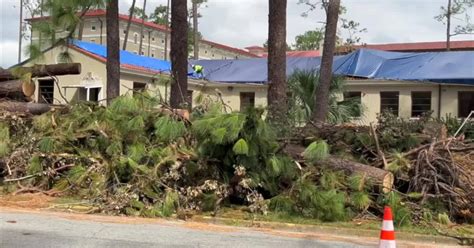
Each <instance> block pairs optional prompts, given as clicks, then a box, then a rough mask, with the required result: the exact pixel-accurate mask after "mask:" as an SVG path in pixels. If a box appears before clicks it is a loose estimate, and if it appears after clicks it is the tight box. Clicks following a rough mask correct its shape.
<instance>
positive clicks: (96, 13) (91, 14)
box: [25, 9, 258, 58]
mask: <svg viewBox="0 0 474 248" xmlns="http://www.w3.org/2000/svg"><path fill="white" fill-rule="evenodd" d="M105 14H106V11H105V10H102V9H98V10H91V11H88V12H87V13H86V14H85V15H84V16H86V17H98V16H104V15H105ZM48 18H49V17H48V16H45V17H35V18H30V19H25V20H27V21H37V20H42V19H48ZM119 19H121V20H125V21H128V15H123V14H119ZM132 22H133V23H136V24H141V23H142V19H138V18H132ZM144 25H145V26H147V27H149V28H154V29H157V30H160V31H162V32H168V33H169V32H170V29H169V28H166V26H163V25H159V24H156V23H153V22H147V21H145V22H144ZM201 41H202V42H204V43H206V44H208V45H211V46H214V47H218V48H221V49H223V50H228V51H232V52H235V53H239V54H241V55H245V56H249V57H255V58H258V56H257V55H255V54H253V53H250V52H247V51H245V50H242V49H239V48H235V47H230V46H226V45H223V44H220V43H216V42H213V41H209V40H204V39H201Z"/></svg>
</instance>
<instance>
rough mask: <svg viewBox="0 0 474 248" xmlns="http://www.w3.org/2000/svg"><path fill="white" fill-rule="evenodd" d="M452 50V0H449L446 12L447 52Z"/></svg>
mask: <svg viewBox="0 0 474 248" xmlns="http://www.w3.org/2000/svg"><path fill="white" fill-rule="evenodd" d="M449 50H451V0H448V9H447V12H446V51H449Z"/></svg>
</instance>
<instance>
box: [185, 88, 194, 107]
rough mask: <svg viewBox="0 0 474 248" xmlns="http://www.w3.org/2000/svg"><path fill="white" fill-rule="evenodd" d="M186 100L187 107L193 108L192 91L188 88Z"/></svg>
mask: <svg viewBox="0 0 474 248" xmlns="http://www.w3.org/2000/svg"><path fill="white" fill-rule="evenodd" d="M186 102H187V103H188V105H189V108H190V109H192V108H193V91H192V90H188V92H187V98H186Z"/></svg>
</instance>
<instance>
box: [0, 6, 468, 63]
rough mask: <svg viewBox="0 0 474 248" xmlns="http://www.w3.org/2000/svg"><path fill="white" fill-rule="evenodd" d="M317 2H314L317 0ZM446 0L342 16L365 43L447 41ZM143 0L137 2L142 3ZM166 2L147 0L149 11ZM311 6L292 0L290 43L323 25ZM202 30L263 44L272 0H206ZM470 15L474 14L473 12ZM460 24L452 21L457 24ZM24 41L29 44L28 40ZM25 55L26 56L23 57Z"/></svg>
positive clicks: (11, 55)
mask: <svg viewBox="0 0 474 248" xmlns="http://www.w3.org/2000/svg"><path fill="white" fill-rule="evenodd" d="M19 1H20V0H0V66H1V67H5V68H7V67H9V66H11V65H13V64H15V63H16V62H17V59H18V55H17V54H18V27H19V8H18V6H19ZM314 1H316V0H314ZM119 2H120V12H121V13H127V11H128V8H129V7H130V5H131V3H132V0H119ZM446 2H447V0H342V1H341V3H342V5H344V6H345V7H346V9H347V13H346V14H345V15H344V18H346V19H349V20H354V21H356V22H359V23H360V27H361V28H366V29H367V32H365V33H362V34H360V36H361V37H362V40H361V42H363V43H367V44H376V43H395V42H421V41H442V40H445V27H444V25H443V24H442V23H440V22H438V21H436V20H435V19H434V16H436V15H438V14H439V13H440V6H442V5H445V4H446ZM142 4H143V0H137V6H142ZM160 4H163V5H166V0H148V1H147V9H148V10H149V11H148V12H151V11H152V10H153V9H154V8H155V7H156V6H158V5H160ZM307 10H308V6H306V5H304V4H298V0H288V7H287V42H288V44H293V43H294V40H295V36H297V35H299V34H302V33H304V32H305V31H308V30H314V29H315V28H317V27H320V25H321V24H320V22H321V21H324V19H325V16H324V13H323V12H322V11H321V10H316V11H313V12H310V13H309V15H308V16H307V17H302V15H301V14H302V13H303V12H306V11H307ZM200 11H201V14H202V18H200V20H199V29H200V31H201V33H202V34H203V36H204V37H205V38H206V39H208V40H211V41H215V42H218V43H222V44H226V45H230V46H234V47H238V48H244V47H247V46H252V45H262V44H263V43H264V42H265V41H266V39H267V35H268V0H208V2H207V3H206V4H205V5H204V6H202V8H201V9H200ZM469 13H470V14H471V16H472V17H473V18H474V10H473V9H470V10H469ZM455 24H456V23H454V25H455ZM342 35H344V34H342ZM473 39H474V35H462V36H456V37H454V40H473ZM24 43H27V41H25V42H24ZM23 56H24V55H23Z"/></svg>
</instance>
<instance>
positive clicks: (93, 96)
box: [88, 88, 100, 102]
mask: <svg viewBox="0 0 474 248" xmlns="http://www.w3.org/2000/svg"><path fill="white" fill-rule="evenodd" d="M99 93H100V88H90V89H89V99H88V101H90V102H98V101H99Z"/></svg>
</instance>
